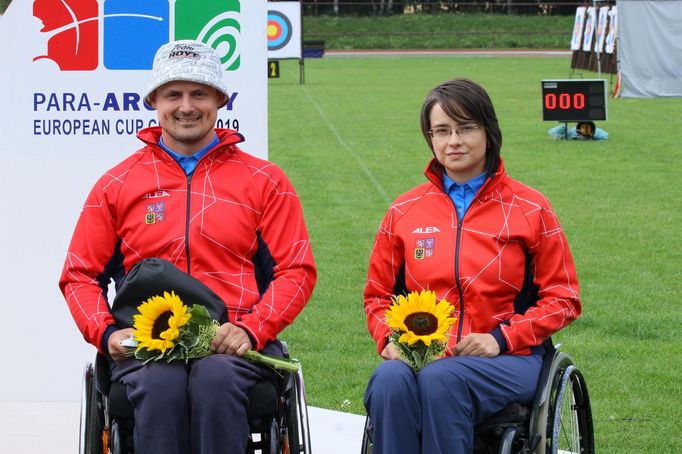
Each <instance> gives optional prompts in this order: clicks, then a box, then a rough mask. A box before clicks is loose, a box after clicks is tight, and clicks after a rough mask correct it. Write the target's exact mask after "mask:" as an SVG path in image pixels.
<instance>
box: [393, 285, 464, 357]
mask: <svg viewBox="0 0 682 454" xmlns="http://www.w3.org/2000/svg"><path fill="white" fill-rule="evenodd" d="M453 310H454V307H453V306H452V305H451V304H450V303H449V302H447V301H446V300H441V301H439V302H436V293H435V292H433V291H430V290H422V291H421V292H420V293H417V292H411V293H410V294H409V295H407V297H405V296H403V295H400V296H398V297H396V298H394V300H393V304H392V305H391V307H390V308H389V309H388V310H387V311H386V322H387V323H388V326H389V327H390V328H391V330H393V332H396V333H400V337H399V339H398V342H400V343H404V342H407V343H408V344H409V345H414V344H415V343H417V342H418V341H421V342H423V343H424V345H427V346H430V345H431V342H434V341H435V342H445V341H446V339H447V335H448V331H449V330H450V327H451V326H452V324H453V323H454V322H455V320H457V319H456V318H454V317H451V316H450V315H451V314H452V311H453Z"/></svg>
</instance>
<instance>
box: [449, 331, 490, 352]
mask: <svg viewBox="0 0 682 454" xmlns="http://www.w3.org/2000/svg"><path fill="white" fill-rule="evenodd" d="M454 354H455V355H460V356H484V357H486V358H494V357H495V356H497V355H499V354H500V346H499V345H498V343H497V340H495V338H494V337H493V335H492V334H487V333H471V334H469V335H467V336H465V337H464V338H462V340H461V341H459V343H458V344H457V345H456V346H455V350H454Z"/></svg>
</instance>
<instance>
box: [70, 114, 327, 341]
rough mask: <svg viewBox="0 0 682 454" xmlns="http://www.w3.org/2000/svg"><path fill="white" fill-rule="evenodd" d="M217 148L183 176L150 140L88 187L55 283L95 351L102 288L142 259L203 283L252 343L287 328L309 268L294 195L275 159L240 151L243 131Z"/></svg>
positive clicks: (305, 289)
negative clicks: (158, 260)
mask: <svg viewBox="0 0 682 454" xmlns="http://www.w3.org/2000/svg"><path fill="white" fill-rule="evenodd" d="M216 132H217V134H218V137H219V139H220V144H219V145H217V146H216V147H215V148H214V149H213V150H211V151H210V152H209V153H208V154H206V155H205V156H204V157H202V158H201V160H200V161H199V163H198V164H197V167H196V170H195V171H194V173H193V174H192V175H191V177H187V176H186V175H185V173H184V171H183V170H182V168H181V167H180V166H179V165H178V164H177V162H176V161H175V160H174V159H173V158H172V157H171V156H169V155H168V153H166V152H165V151H163V150H162V149H161V148H160V147H159V146H158V145H157V143H158V139H159V137H160V134H161V129H160V128H159V127H153V128H147V129H144V130H142V131H140V133H139V134H138V137H139V138H140V139H141V140H142V141H143V142H145V144H146V145H145V146H144V147H143V148H142V149H140V150H138V151H137V152H136V153H134V154H133V155H132V156H130V157H128V158H127V159H125V160H124V161H123V162H121V163H120V164H118V165H117V166H116V167H114V168H113V169H111V170H109V171H108V172H106V173H105V174H104V176H102V177H101V178H100V179H99V181H98V182H97V183H96V184H95V186H94V188H93V189H92V191H91V193H90V195H89V196H88V199H87V201H86V202H85V205H84V207H83V211H82V212H81V215H80V219H79V220H78V224H77V226H76V229H75V232H74V234H73V238H72V240H71V245H70V246H69V251H68V254H67V258H66V262H65V264H64V270H63V273H62V276H61V279H60V282H59V285H60V288H61V290H62V292H63V293H64V296H65V298H66V301H67V303H68V306H69V309H70V310H71V314H72V315H73V317H74V319H75V321H76V324H77V325H78V328H79V329H80V330H81V332H82V333H83V336H84V337H85V339H86V340H87V341H88V342H90V343H91V344H93V345H95V346H96V347H97V348H98V349H101V347H100V342H101V339H102V335H103V333H104V331H105V329H106V328H107V326H108V325H113V324H114V323H115V322H114V319H113V317H112V315H111V314H110V313H109V305H108V302H107V298H106V287H107V285H108V283H109V281H110V278H114V279H115V280H116V279H117V278H120V277H122V275H123V273H124V272H127V271H128V270H129V269H130V268H131V267H132V266H133V265H134V264H135V263H137V262H138V261H140V260H141V259H143V258H147V257H159V258H163V259H167V260H169V261H170V262H172V263H173V264H175V265H176V266H177V267H178V268H180V269H181V270H183V271H186V272H188V273H189V274H191V275H193V276H194V277H195V278H197V279H199V280H200V281H202V282H203V283H204V284H206V285H207V286H208V287H210V288H211V289H212V290H213V291H214V292H215V293H216V294H217V295H218V296H219V297H220V298H221V299H222V300H223V301H224V302H225V304H226V306H227V309H228V315H229V318H230V321H232V322H233V323H235V324H236V325H238V326H240V327H242V328H244V329H246V330H247V331H248V332H249V333H250V334H251V336H252V337H253V338H254V339H255V341H256V343H257V345H256V346H255V348H256V349H261V348H262V347H263V346H264V345H265V343H266V342H268V341H269V340H272V339H274V338H275V337H276V336H277V334H278V333H279V332H280V331H282V330H283V329H284V328H285V327H286V326H287V325H289V324H290V323H291V322H292V321H293V320H294V318H295V317H296V316H297V315H298V313H299V312H300V311H301V310H302V309H303V307H304V305H305V304H306V302H307V301H308V299H309V298H310V295H311V293H312V290H313V287H314V285H315V281H316V277H317V274H316V270H315V264H314V261H313V255H312V251H311V248H310V242H309V240H308V233H307V231H306V228H305V224H304V221H303V213H302V210H301V204H300V201H299V198H298V196H297V194H296V192H295V191H294V188H293V186H292V185H291V183H290V181H289V180H288V178H287V177H286V175H285V174H284V172H283V171H282V170H281V169H280V168H279V167H277V166H276V165H275V164H273V163H271V162H268V161H265V160H262V159H258V158H256V157H254V156H251V155H249V154H247V153H244V152H243V151H241V150H240V149H239V148H237V146H236V144H237V143H239V142H241V141H242V140H243V138H242V136H241V135H240V134H238V133H236V132H235V131H231V130H222V129H217V130H216Z"/></svg>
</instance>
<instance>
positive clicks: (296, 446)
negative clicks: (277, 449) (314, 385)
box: [285, 378, 305, 454]
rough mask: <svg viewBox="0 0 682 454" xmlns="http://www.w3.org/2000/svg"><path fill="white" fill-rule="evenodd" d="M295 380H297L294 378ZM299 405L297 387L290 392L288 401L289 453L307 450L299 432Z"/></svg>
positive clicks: (287, 443) (297, 453) (287, 432)
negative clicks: (302, 443)
mask: <svg viewBox="0 0 682 454" xmlns="http://www.w3.org/2000/svg"><path fill="white" fill-rule="evenodd" d="M293 380H296V379H295V378H293ZM299 406H300V403H299V401H298V394H297V393H296V388H295V387H294V389H292V390H291V392H289V397H288V399H287V402H286V413H287V414H286V444H285V446H286V447H287V448H288V451H285V452H288V453H289V454H300V453H303V452H305V450H304V449H303V447H302V446H301V437H300V434H299V415H298V412H299Z"/></svg>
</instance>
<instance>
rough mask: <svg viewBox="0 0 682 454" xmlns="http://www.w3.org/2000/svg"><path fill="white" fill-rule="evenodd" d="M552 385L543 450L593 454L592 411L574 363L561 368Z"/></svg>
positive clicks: (585, 389) (552, 452) (585, 388)
mask: <svg viewBox="0 0 682 454" xmlns="http://www.w3.org/2000/svg"><path fill="white" fill-rule="evenodd" d="M554 388H555V389H554V390H553V392H552V397H551V400H550V408H551V411H550V417H551V421H548V423H550V424H551V425H550V426H549V427H548V429H549V430H548V432H547V443H548V449H547V451H548V452H549V453H551V454H557V453H559V452H561V453H576V454H578V453H580V454H592V453H594V432H593V427H592V410H591V407H590V399H589V396H588V394H587V387H586V386H585V380H584V378H583V376H582V374H581V373H580V371H579V370H578V369H577V368H576V367H575V365H573V364H571V365H568V366H567V367H566V368H565V369H563V370H562V371H561V375H560V379H559V380H557V382H556V384H555V386H554Z"/></svg>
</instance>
